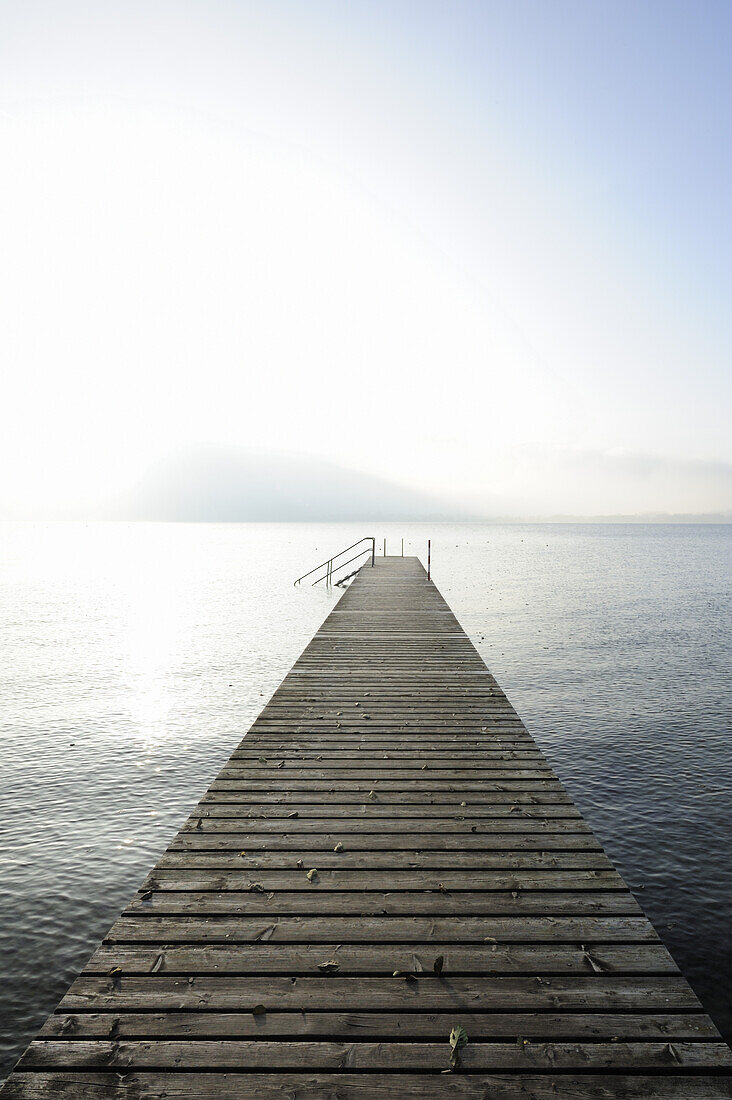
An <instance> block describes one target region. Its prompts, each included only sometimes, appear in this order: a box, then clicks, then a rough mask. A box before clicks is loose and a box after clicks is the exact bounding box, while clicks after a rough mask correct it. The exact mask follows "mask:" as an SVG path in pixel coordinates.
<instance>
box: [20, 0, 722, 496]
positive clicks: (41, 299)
mask: <svg viewBox="0 0 732 1100" xmlns="http://www.w3.org/2000/svg"><path fill="white" fill-rule="evenodd" d="M730 56H732V4H730V3H728V2H724V3H721V2H720V3H711V2H703V0H702V2H698V0H695V2H693V3H692V2H688V3H687V2H684V3H682V2H678V0H664V2H648V0H646V2H644V0H634V2H632V3H624V2H621V0H612V2H600V0H572V2H569V0H566V2H565V0H542V2H537V0H506V2H495V0H484V2H482V3H474V2H462V3H461V2H455V0H452V2H450V3H447V2H441V3H437V2H430V0H420V2H418V3H407V2H405V0H392V2H391V3H382V2H378V0H368V2H366V0H364V2H360V3H344V2H343V0H338V2H335V0H333V2H329V3H322V2H320V3H318V2H308V3H305V2H304V0H302V2H298V3H294V2H288V3H283V2H278V0H266V2H264V0H262V2H260V3H246V2H242V0H239V2H233V0H230V2H221V0H219V2H214V0H208V2H205V3H204V2H193V3H186V4H181V3H178V2H175V3H174V2H172V0H171V2H169V3H162V2H156V0H148V2H146V3H141V2H137V0H129V2H127V3H104V2H103V0H95V2H93V3H92V2H87V3H81V2H71V0H53V2H45V3H40V2H34V0H23V2H17V3H13V2H8V0H5V2H4V3H1V4H0V141H1V142H2V148H3V150H4V155H3V157H2V163H3V167H2V176H1V186H2V191H3V203H2V204H0V235H1V239H2V242H3V261H2V266H1V267H0V280H1V281H2V287H0V291H1V293H0V325H1V326H2V327H1V328H0V341H1V342H2V347H0V352H1V354H2V359H3V362H4V364H5V368H6V369H5V372H4V374H5V381H4V382H3V384H2V385H3V390H4V394H3V397H4V400H3V405H4V408H5V410H6V412H5V416H6V418H7V419H6V422H5V424H4V432H3V441H2V442H1V443H0V460H1V461H2V468H3V470H4V474H3V480H2V483H1V484H0V506H2V504H3V502H4V505H5V508H6V509H8V508H9V509H10V510H11V511H12V510H13V508H15V509H17V508H18V506H20V505H22V506H23V507H25V508H26V509H29V510H30V511H34V510H35V511H41V512H42V511H43V510H44V509H47V510H53V509H58V508H59V507H61V508H62V507H64V506H66V505H67V504H68V505H72V504H73V505H75V506H78V505H79V504H80V503H81V504H82V505H86V504H88V505H89V506H90V507H91V506H93V505H94V503H95V502H96V501H99V500H100V499H101V498H102V497H103V496H104V495H105V494H107V493H109V492H110V491H114V492H116V491H120V490H122V489H124V488H125V487H126V486H127V485H128V484H129V483H130V482H131V481H134V480H135V478H136V477H138V476H140V475H141V474H142V473H143V472H144V470H145V469H146V467H147V466H149V465H150V464H152V463H155V462H156V461H159V460H161V459H164V458H165V456H167V455H170V454H174V453H176V452H178V451H181V450H185V449H187V448H190V447H195V446H197V445H199V444H202V443H203V444H214V445H216V446H225V447H228V448H231V447H242V448H253V449H255V450H259V449H276V450H285V451H290V452H296V453H303V454H307V455H312V456H316V457H322V458H325V459H326V460H328V461H335V462H337V463H340V464H345V465H351V466H353V467H354V468H357V469H360V470H363V471H365V472H368V473H371V474H374V475H377V476H387V477H390V478H393V479H394V480H397V481H401V482H403V483H405V484H407V485H413V486H415V487H416V488H419V489H420V490H428V491H430V492H436V493H439V494H442V495H443V496H444V495H445V494H448V495H450V496H453V497H455V499H457V500H461V501H465V502H466V506H467V507H469V509H470V510H471V511H473V512H476V511H477V512H485V513H488V514H501V515H507V514H508V515H510V514H516V515H522V514H531V515H542V514H546V515H551V514H556V513H562V514H567V513H570V514H578V515H582V514H598V513H604V514H607V513H623V514H627V513H636V512H637V513H641V512H647V511H652V512H674V513H675V512H719V511H725V510H728V509H731V508H732V444H731V443H730V438H731V437H732V433H730V431H729V410H730V397H731V396H732V394H731V390H732V383H731V381H730V375H731V372H730V351H731V349H732V339H731V338H730V316H729V314H730V311H729V307H728V303H729V300H730V291H731V290H732V279H731V278H730V264H731V262H732V261H731V260H730V257H731V256H732V239H731V238H732V233H731V232H730V203H729V195H730V191H731V188H730V184H731V180H732V172H731V171H730V159H731V157H732V154H731V153H730V148H731V146H732V143H731V141H730V130H731V127H730V104H731V103H732V95H731V92H732V88H731V81H730V75H729V69H730V66H729V57H730Z"/></svg>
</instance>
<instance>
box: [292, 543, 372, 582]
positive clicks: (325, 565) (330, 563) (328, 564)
mask: <svg viewBox="0 0 732 1100" xmlns="http://www.w3.org/2000/svg"><path fill="white" fill-rule="evenodd" d="M362 542H370V543H371V549H370V551H369V550H360V551H359V552H358V554H354V556H353V557H352V558H349V559H348V561H342V562H339V564H338V565H336V566H335V568H336V569H341V568H343V567H344V566H346V565H350V564H351V562H352V561H355V560H356V558H360V557H361V555H362V554H368V553H370V554H371V564H372V565H373V564H374V560H375V558H376V539H375V537H374V536H373V535H364V537H363V538H362V539H358V540H357V541H356V542H353V543H351V545H350V546H347V547H346V548H345V550H339V552H338V553H337V554H334V555H333V557H332V558H328V560H327V561H324V562H321V563H320V565H316V566H315V568H314V569H310V570H308V572H307V573H303V575H302V576H301V577H298V578H297V580H296V581H294V582H293V583H294V585H298V584H299V583H300V581H304V580H306V579H307V578H308V577H312V575H313V573H317V572H318V571H319V570H321V569H325V573H324V575H323V576H322V577H318V578H317V580H314V581H313V587H315V585H316V584H320V582H321V581H327V583H328V584H330V578H331V577H332V576H333V568H334V562H335V561H336V559H337V558H342V557H343V555H344V554H347V553H348V551H349V550H354V549H355V548H356V547H357V546H360V545H361V543H362Z"/></svg>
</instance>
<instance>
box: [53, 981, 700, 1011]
mask: <svg viewBox="0 0 732 1100" xmlns="http://www.w3.org/2000/svg"><path fill="white" fill-rule="evenodd" d="M260 1004H261V1005H263V1006H264V1007H265V1009H267V1010H273V1009H277V1010H278V1011H286V1010H288V1009H294V1010H300V1009H302V1010H305V1011H307V1010H311V1011H312V1010H315V1009H324V1010H326V1011H357V1012H358V1011H372V1012H373V1011H378V1010H382V1011H383V1010H386V1011H389V1012H398V1011H411V1012H415V1011H421V1012H441V1011H442V1012H444V1011H448V1010H451V1011H454V1012H462V1011H467V1012H469V1011H471V1010H481V1011H483V1012H488V1011H496V1012H520V1011H533V1012H542V1011H554V1012H557V1011H560V1010H565V1011H570V1012H580V1011H585V1012H592V1011H599V1012H617V1011H622V1010H628V1011H631V1012H632V1011H637V1009H638V1006H639V1005H640V1004H642V1005H643V1007H644V1008H645V1009H646V1010H647V1011H649V1012H673V1011H680V1012H688V1011H696V1010H698V1008H699V1002H698V1001H697V999H696V997H695V996H694V994H693V993H692V991H691V988H690V987H689V985H688V983H687V982H685V981H684V980H683V979H682V978H678V977H674V976H665V975H664V976H662V977H661V976H656V977H618V976H616V975H608V974H595V973H593V974H592V975H587V976H585V975H581V976H580V975H572V976H571V977H566V976H560V977H539V976H535V977H514V976H507V977H492V976H491V977H452V978H449V979H444V980H443V979H439V978H437V977H436V976H435V975H432V974H425V975H423V976H422V977H418V978H413V979H412V980H411V981H407V980H406V978H404V977H396V978H395V977H378V978H375V977H369V976H366V977H364V976H359V977H354V978H350V977H346V976H342V975H340V974H330V975H328V976H327V977H297V978H295V980H294V981H293V979H292V978H289V977H288V978H284V977H279V976H277V975H271V974H268V975H266V976H265V977H241V976H239V975H236V974H226V975H224V976H218V977H213V976H211V975H201V976H199V977H194V978H193V981H191V979H190V978H189V977H185V976H183V977H175V976H168V975H166V974H148V975H145V976H144V977H139V976H136V975H118V974H114V975H111V976H108V977H101V976H99V977H97V976H95V975H89V976H87V975H82V976H81V977H79V978H77V979H76V981H75V982H74V983H73V984H72V986H71V988H70V989H69V991H68V993H67V994H66V996H65V997H64V998H63V1000H62V1001H61V1004H60V1006H59V1007H60V1008H61V1010H62V1011H64V1012H83V1011H94V1012H109V1011H117V1012H122V1011H128V1012H134V1011H144V1010H146V1009H152V1010H154V1011H157V1012H161V1011H181V1010H183V1009H191V1010H198V1011H200V1010H201V1009H204V1008H205V1009H206V1010H208V1011H222V1012H223V1011H227V1012H228V1011H232V1010H236V1011H246V1010H247V1008H249V1010H250V1011H251V1009H252V1008H254V1007H255V1006H256V1005H260ZM249 1006H251V1007H249Z"/></svg>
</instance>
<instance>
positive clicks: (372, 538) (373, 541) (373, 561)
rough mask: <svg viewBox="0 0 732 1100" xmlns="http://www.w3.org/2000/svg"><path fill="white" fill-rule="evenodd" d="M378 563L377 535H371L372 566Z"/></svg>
mask: <svg viewBox="0 0 732 1100" xmlns="http://www.w3.org/2000/svg"><path fill="white" fill-rule="evenodd" d="M375 564H376V535H372V536H371V568H372V569H373V568H374V565H375Z"/></svg>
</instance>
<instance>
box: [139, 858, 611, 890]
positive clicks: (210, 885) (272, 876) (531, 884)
mask: <svg viewBox="0 0 732 1100" xmlns="http://www.w3.org/2000/svg"><path fill="white" fill-rule="evenodd" d="M311 870H315V874H314V875H312V876H310V877H308V875H310V872H311ZM257 882H258V883H259V885H260V886H261V888H262V890H265V891H266V890H290V891H298V890H304V891H306V892H307V893H311V894H312V893H314V892H316V891H318V890H331V891H333V890H359V891H363V892H369V893H371V892H376V893H380V892H382V891H387V890H391V891H397V890H425V891H438V892H442V893H444V892H445V891H454V892H458V891H468V892H470V893H475V892H476V891H478V890H485V891H491V890H561V891H567V890H593V891H596V890H622V891H623V892H625V891H626V890H627V887H626V886H625V883H624V882H623V880H622V879H621V877H620V875H619V874H618V872H617V871H615V870H611V871H607V870H602V871H592V870H590V871H588V870H571V871H562V870H554V869H552V870H546V871H545V870H521V869H520V868H515V869H513V870H509V871H506V870H501V869H491V870H487V871H486V870H480V869H472V870H470V871H453V870H450V869H447V870H441V871H430V870H428V869H426V868H421V869H418V870H394V869H389V870H384V869H374V870H368V871H366V870H361V869H356V870H351V869H349V868H347V867H338V868H333V867H322V868H314V869H313V868H308V867H305V866H304V865H303V867H302V868H298V867H292V868H286V869H284V870H282V869H276V870H274V869H269V868H266V867H262V868H259V870H258V871H257ZM256 885H257V884H256V883H254V882H253V879H252V873H251V871H250V870H246V869H245V870H242V871H234V870H227V871H214V870H206V869H204V868H202V869H200V870H196V871H182V870H177V869H170V870H168V869H166V868H162V867H156V868H155V869H154V870H152V871H151V872H150V874H149V875H148V877H147V878H146V879H145V881H144V883H143V886H142V889H143V891H145V890H166V891H169V890H185V891H199V890H215V891H226V892H231V893H237V892H241V891H242V890H243V891H250V890H252V889H255V888H256ZM260 892H261V891H260Z"/></svg>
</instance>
